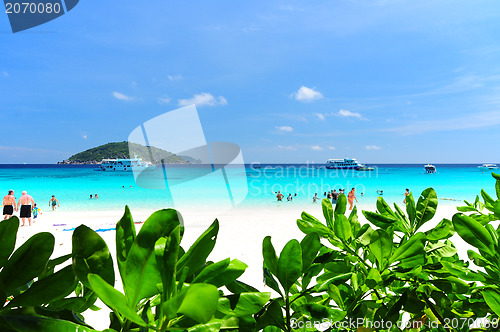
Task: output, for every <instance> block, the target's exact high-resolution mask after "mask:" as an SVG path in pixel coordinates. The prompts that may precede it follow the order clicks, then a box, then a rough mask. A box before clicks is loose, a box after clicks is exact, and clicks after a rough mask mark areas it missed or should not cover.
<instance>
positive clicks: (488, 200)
mask: <svg viewBox="0 0 500 332" xmlns="http://www.w3.org/2000/svg"><path fill="white" fill-rule="evenodd" d="M481 196H482V197H483V200H484V202H485V203H488V204H491V205H493V204H495V200H494V199H493V198H491V196H490V195H488V193H487V192H486V191H484V189H481Z"/></svg>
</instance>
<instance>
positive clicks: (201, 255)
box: [177, 219, 219, 275]
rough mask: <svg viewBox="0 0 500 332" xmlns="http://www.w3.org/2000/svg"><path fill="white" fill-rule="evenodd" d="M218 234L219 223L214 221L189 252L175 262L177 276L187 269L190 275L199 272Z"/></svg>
mask: <svg viewBox="0 0 500 332" xmlns="http://www.w3.org/2000/svg"><path fill="white" fill-rule="evenodd" d="M218 233H219V221H218V220H217V219H215V221H214V222H213V223H212V224H211V225H210V227H208V228H207V230H206V231H205V232H203V234H201V236H200V237H199V238H198V239H197V240H196V241H195V242H194V243H193V245H191V247H190V248H189V250H188V251H187V252H186V253H185V254H184V255H182V257H181V258H180V259H179V261H178V262H177V274H178V275H179V273H180V271H182V269H184V267H187V268H188V269H189V273H190V274H194V273H196V272H197V271H199V270H200V269H201V268H202V267H203V265H204V264H205V262H206V260H207V257H208V255H210V253H211V252H212V250H213V248H214V246H215V242H216V240H217V234H218Z"/></svg>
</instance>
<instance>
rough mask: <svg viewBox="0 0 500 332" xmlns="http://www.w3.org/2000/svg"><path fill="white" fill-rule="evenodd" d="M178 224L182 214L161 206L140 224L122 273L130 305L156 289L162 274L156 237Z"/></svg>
mask: <svg viewBox="0 0 500 332" xmlns="http://www.w3.org/2000/svg"><path fill="white" fill-rule="evenodd" d="M181 224H182V217H180V214H179V213H178V212H177V211H176V210H174V209H164V210H159V211H156V212H154V213H153V214H152V215H151V216H149V218H148V219H146V221H145V222H144V224H143V225H142V227H141V230H140V231H139V233H138V234H137V236H136V238H135V240H134V243H133V244H132V246H131V247H130V250H129V252H128V255H127V258H126V261H125V273H124V274H122V280H123V286H124V287H123V288H124V291H125V296H126V297H127V300H128V303H129V304H130V305H131V306H135V305H136V304H137V303H138V302H139V301H140V300H142V299H144V298H147V297H151V296H153V295H155V294H156V293H157V292H158V288H157V285H158V284H161V283H162V277H161V273H160V271H159V269H158V264H157V261H156V255H155V244H156V241H158V239H160V238H161V237H165V236H168V235H169V234H170V233H172V231H173V230H174V229H175V228H176V227H179V225H181Z"/></svg>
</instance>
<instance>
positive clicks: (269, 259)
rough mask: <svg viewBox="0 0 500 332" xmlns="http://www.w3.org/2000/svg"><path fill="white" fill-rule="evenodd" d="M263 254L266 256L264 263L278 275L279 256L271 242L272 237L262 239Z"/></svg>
mask: <svg viewBox="0 0 500 332" xmlns="http://www.w3.org/2000/svg"><path fill="white" fill-rule="evenodd" d="M262 256H263V257H264V265H265V267H267V268H268V270H269V271H270V272H271V273H272V274H274V275H276V274H277V271H278V256H276V251H275V250H274V247H273V244H272V242H271V237H270V236H266V237H265V238H264V240H263V241H262Z"/></svg>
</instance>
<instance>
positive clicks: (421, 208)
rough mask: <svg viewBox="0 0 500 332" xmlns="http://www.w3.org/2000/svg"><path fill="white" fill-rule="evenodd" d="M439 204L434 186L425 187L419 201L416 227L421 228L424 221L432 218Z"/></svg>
mask: <svg viewBox="0 0 500 332" xmlns="http://www.w3.org/2000/svg"><path fill="white" fill-rule="evenodd" d="M437 205H438V199H437V195H436V192H435V191H434V189H432V188H427V189H425V190H424V191H423V192H422V194H421V195H420V197H419V198H418V202H417V211H416V217H415V228H414V230H415V231H416V230H417V229H419V228H420V226H422V225H423V224H424V223H426V222H427V221H429V220H431V219H432V218H433V217H434V215H435V214H436V208H437Z"/></svg>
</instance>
